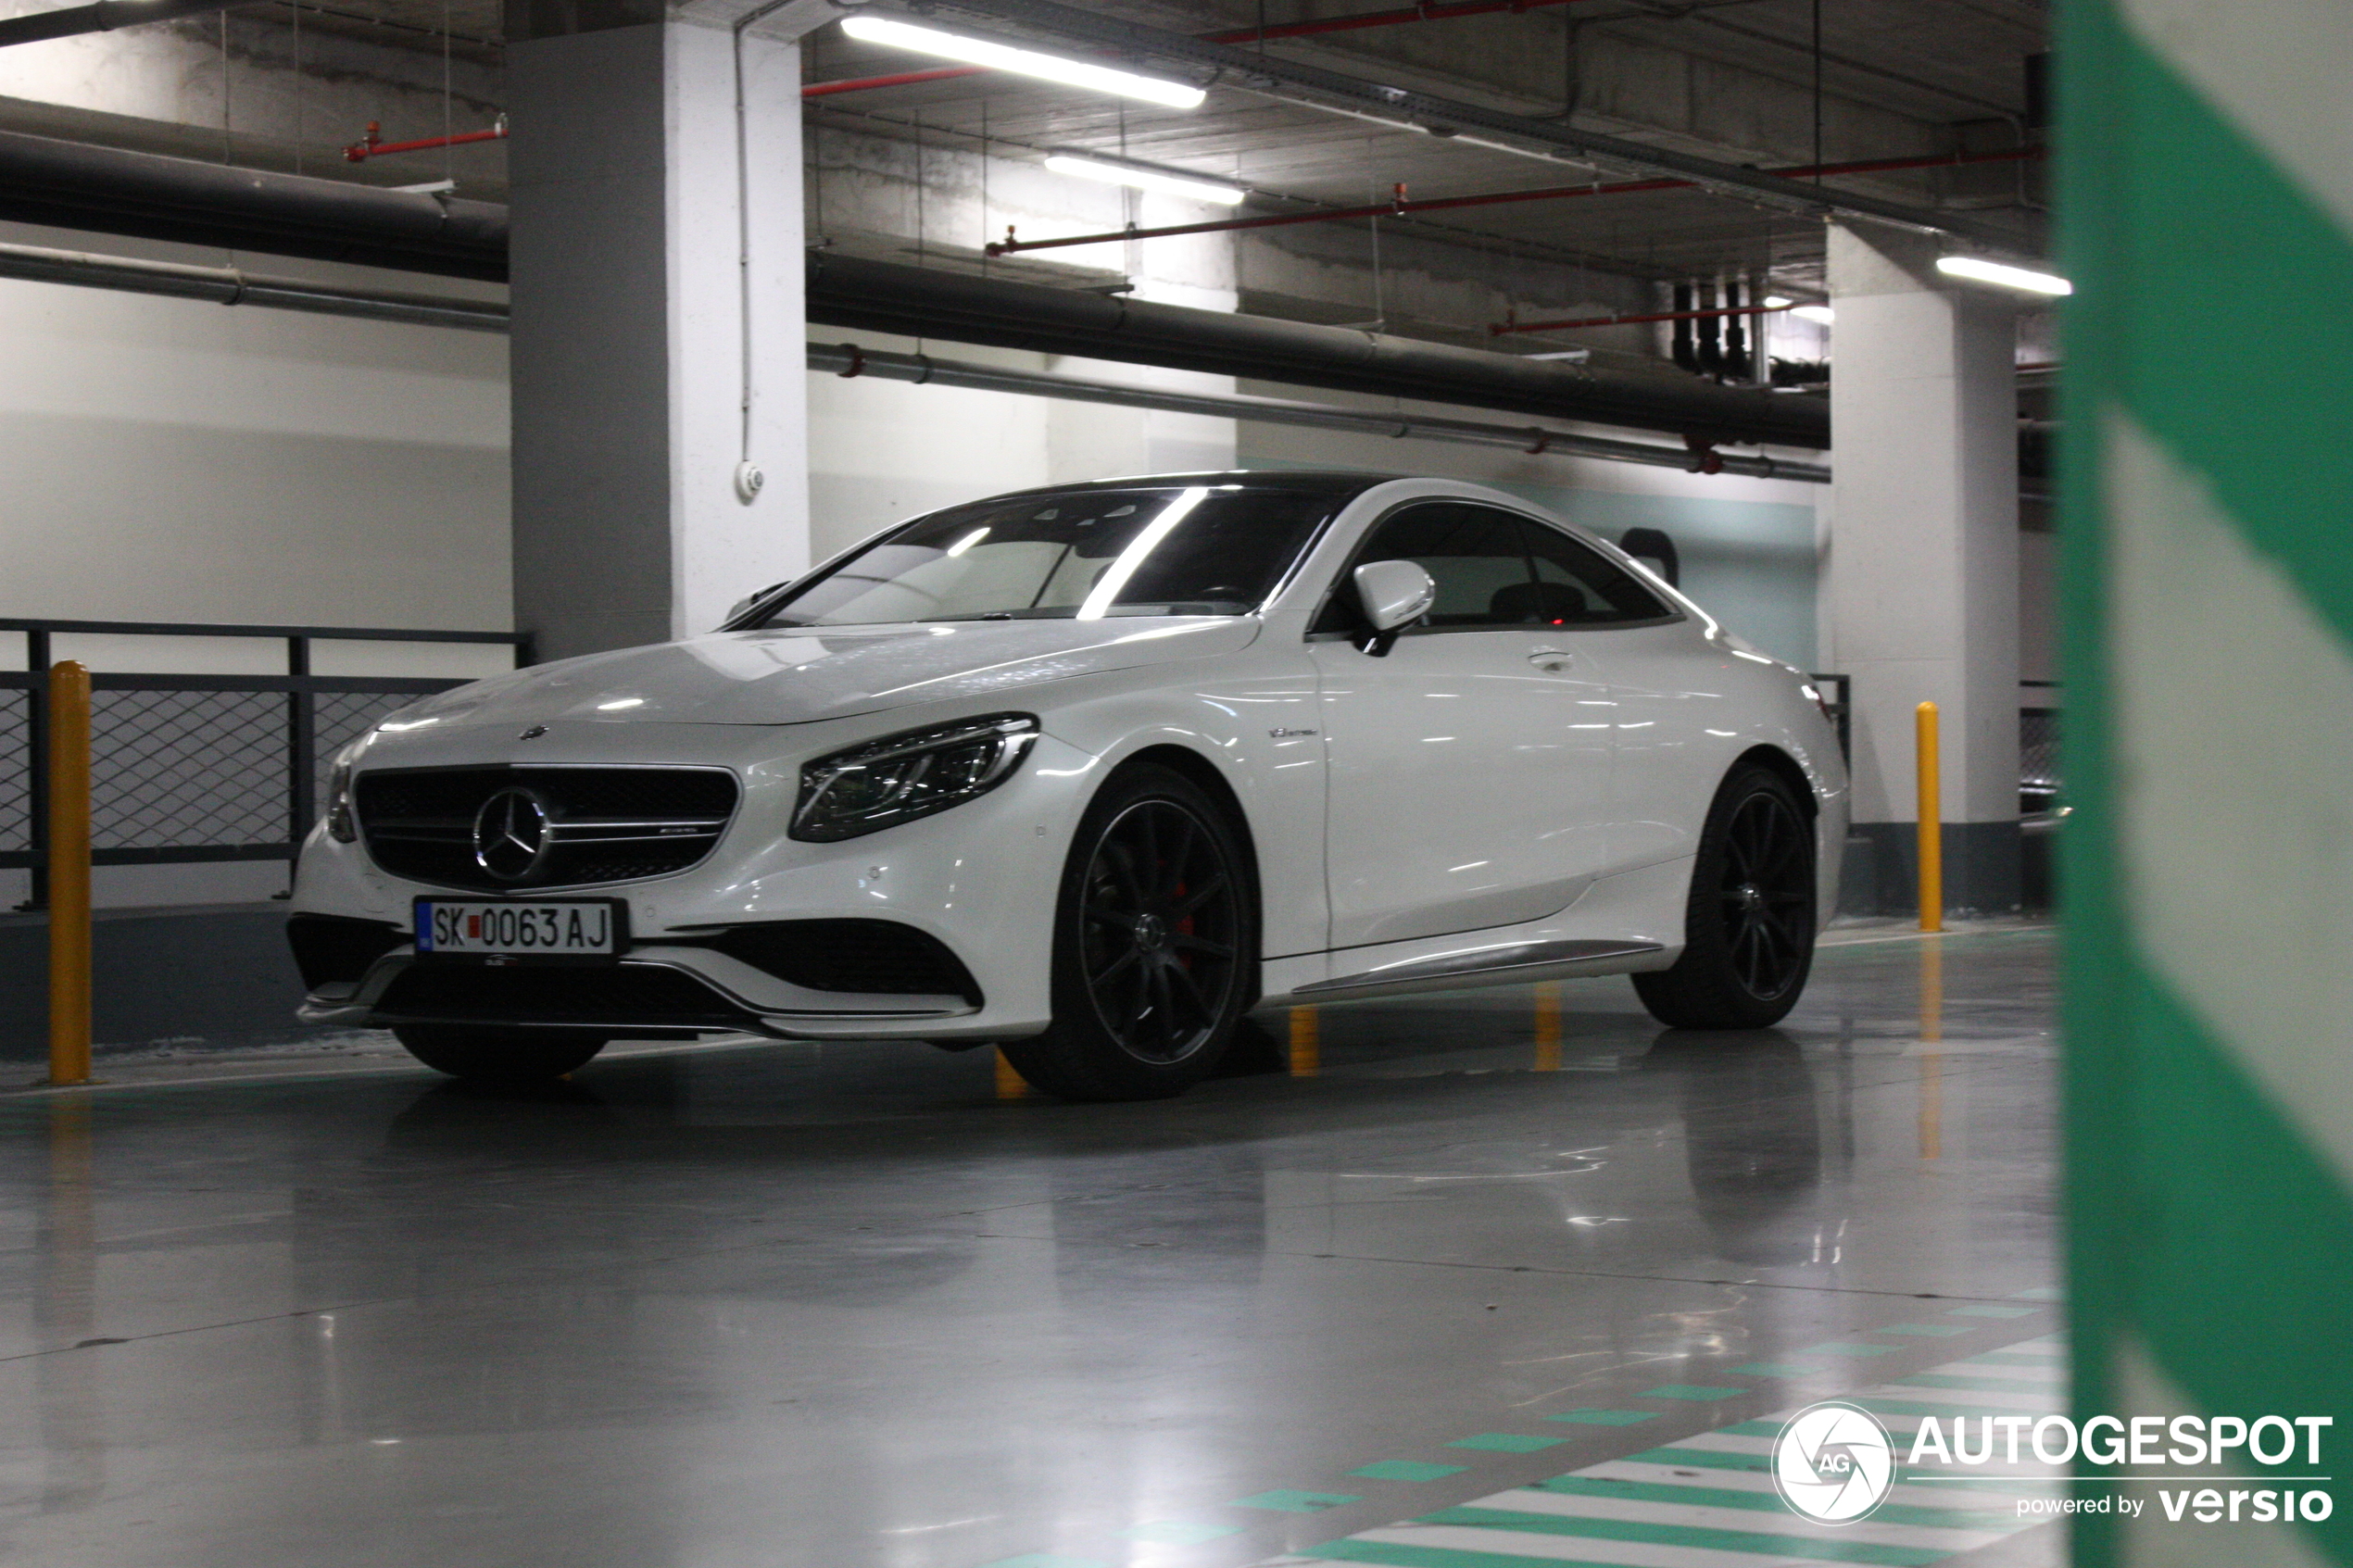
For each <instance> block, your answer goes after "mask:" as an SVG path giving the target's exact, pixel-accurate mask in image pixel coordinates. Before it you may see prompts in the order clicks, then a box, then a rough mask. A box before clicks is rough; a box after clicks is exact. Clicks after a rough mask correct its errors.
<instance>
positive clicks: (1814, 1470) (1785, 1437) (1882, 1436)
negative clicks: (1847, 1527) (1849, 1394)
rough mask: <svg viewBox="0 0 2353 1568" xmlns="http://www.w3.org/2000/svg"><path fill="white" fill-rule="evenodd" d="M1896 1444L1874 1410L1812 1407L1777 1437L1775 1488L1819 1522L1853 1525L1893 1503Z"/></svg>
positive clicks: (1830, 1403) (1796, 1509) (1794, 1507)
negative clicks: (1890, 1490) (1889, 1496)
mask: <svg viewBox="0 0 2353 1568" xmlns="http://www.w3.org/2000/svg"><path fill="white" fill-rule="evenodd" d="M1894 1480H1895V1453H1894V1444H1893V1443H1891V1442H1890V1441H1889V1440H1888V1436H1887V1428H1886V1427H1884V1426H1881V1424H1879V1418H1878V1417H1877V1416H1874V1415H1872V1414H1871V1413H1870V1412H1869V1411H1866V1410H1861V1409H1858V1408H1857V1407H1856V1406H1854V1405H1849V1404H1842V1403H1841V1402H1839V1401H1838V1400H1836V1399H1831V1400H1827V1401H1825V1402H1823V1403H1821V1404H1818V1405H1808V1406H1807V1407H1806V1409H1804V1410H1802V1411H1798V1412H1797V1413H1796V1414H1795V1415H1793V1416H1792V1417H1790V1418H1789V1420H1788V1422H1787V1423H1786V1424H1783V1425H1782V1427H1781V1435H1780V1436H1778V1437H1776V1438H1774V1439H1773V1489H1774V1490H1776V1491H1778V1492H1780V1494H1781V1500H1782V1501H1783V1502H1785V1503H1787V1504H1789V1506H1790V1508H1791V1510H1792V1512H1795V1513H1798V1514H1801V1515H1803V1516H1804V1517H1806V1518H1807V1519H1811V1520H1813V1521H1814V1522H1815V1523H1816V1524H1854V1523H1855V1522H1856V1520H1858V1519H1863V1518H1867V1517H1869V1514H1870V1512H1871V1511H1872V1510H1873V1509H1876V1508H1877V1507H1879V1505H1880V1504H1881V1503H1882V1502H1885V1501H1886V1500H1887V1491H1888V1488H1889V1487H1890V1486H1893V1485H1894Z"/></svg>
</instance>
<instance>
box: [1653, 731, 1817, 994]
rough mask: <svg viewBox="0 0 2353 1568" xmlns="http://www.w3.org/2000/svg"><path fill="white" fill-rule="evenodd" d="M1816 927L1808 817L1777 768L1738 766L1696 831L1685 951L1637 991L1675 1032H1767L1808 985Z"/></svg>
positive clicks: (1811, 833) (1686, 909) (1811, 832)
mask: <svg viewBox="0 0 2353 1568" xmlns="http://www.w3.org/2000/svg"><path fill="white" fill-rule="evenodd" d="M1815 926H1816V920H1815V897H1814V824H1813V822H1812V820H1811V819H1810V818H1809V817H1808V816H1807V814H1806V810H1805V808H1804V807H1803V806H1802V805H1801V804H1800V802H1799V800H1798V798H1797V796H1796V793H1795V792H1794V791H1793V790H1792V789H1791V788H1790V786H1789V784H1788V782H1787V781H1786V780H1784V779H1783V778H1782V777H1781V776H1780V774H1779V773H1777V772H1775V771H1773V770H1772V769H1770V768H1767V767H1764V766H1761V765H1759V764H1757V763H1754V762H1747V763H1743V764H1741V765H1740V766H1739V767H1736V768H1734V769H1733V770H1732V771H1731V773H1730V776H1729V777H1727V778H1726V779H1725V780H1724V784H1723V787H1722V788H1720V789H1718V791H1717V792H1716V801H1715V804H1714V805H1712V806H1710V807H1709V808H1708V810H1707V824H1706V826H1705V827H1704V828H1703V829H1702V830H1701V831H1700V839H1699V852H1698V854H1697V855H1696V856H1695V857H1694V859H1693V860H1692V891H1691V897H1690V898H1689V899H1688V900H1687V902H1686V903H1685V905H1684V914H1683V954H1682V957H1680V958H1679V959H1677V960H1675V963H1674V967H1672V968H1670V969H1665V970H1659V971H1656V972H1653V973H1649V974H1637V975H1635V976H1633V981H1634V991H1635V994H1636V995H1637V996H1639V997H1642V1005H1643V1006H1644V1007H1646V1008H1648V1009H1649V1010H1650V1012H1651V1016H1652V1017H1654V1018H1655V1019H1657V1020H1658V1021H1659V1022H1661V1023H1666V1024H1670V1025H1673V1026H1674V1027H1676V1028H1680V1029H1763V1028H1766V1027H1768V1026H1769V1025H1771V1024H1774V1023H1778V1022H1780V1021H1781V1020H1782V1019H1783V1018H1785V1017H1787V1016H1788V1015H1789V1010H1790V1009H1792V1008H1793V1007H1795V1006H1796V1005H1797V998H1798V997H1799V995H1800V994H1801V993H1802V992H1804V991H1805V989H1806V975H1807V974H1808V973H1809V972H1811V971H1812V969H1813V966H1814V936H1815Z"/></svg>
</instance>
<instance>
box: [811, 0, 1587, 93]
mask: <svg viewBox="0 0 2353 1568" xmlns="http://www.w3.org/2000/svg"><path fill="white" fill-rule="evenodd" d="M1582 3H1583V0H1457V3H1456V4H1453V5H1445V6H1405V7H1403V8H1402V9H1399V10H1393V11H1360V12H1358V13H1357V14H1356V15H1355V16H1353V17H1326V18H1324V19H1321V20H1319V21H1304V22H1283V23H1280V24H1278V25H1277V26H1274V27H1270V28H1265V29H1260V28H1255V27H1243V28H1236V29H1234V30H1233V31H1228V32H1204V33H1202V35H1201V37H1202V41H1203V42H1204V43H1209V44H1259V43H1265V42H1269V41H1272V40H1274V39H1278V38H1310V37H1314V36H1315V35H1316V34H1318V33H1325V32H1353V31H1357V30H1358V29H1360V28H1367V27H1397V26H1400V25H1401V24H1403V23H1405V22H1433V21H1445V20H1448V19H1451V18H1454V17H1483V16H1490V15H1493V14H1495V13H1498V12H1505V11H1509V12H1515V13H1516V12H1520V11H1541V10H1546V9H1549V8H1550V7H1552V6H1576V5H1580V4H1582ZM987 71H988V68H987V67H986V66H949V67H945V68H943V69H938V70H909V71H900V72H899V73H897V74H896V75H892V76H861V77H855V78H852V79H850V80H849V81H846V82H817V83H815V84H814V85H812V86H808V87H804V88H802V89H801V90H800V95H801V96H802V97H804V98H824V97H830V96H832V95H833V94H836V93H863V92H865V91H867V90H868V89H869V88H875V87H907V86H912V85H913V84H914V83H916V82H947V81H950V80H951V79H953V78H955V77H959V76H981V75H985V74H986V73H987Z"/></svg>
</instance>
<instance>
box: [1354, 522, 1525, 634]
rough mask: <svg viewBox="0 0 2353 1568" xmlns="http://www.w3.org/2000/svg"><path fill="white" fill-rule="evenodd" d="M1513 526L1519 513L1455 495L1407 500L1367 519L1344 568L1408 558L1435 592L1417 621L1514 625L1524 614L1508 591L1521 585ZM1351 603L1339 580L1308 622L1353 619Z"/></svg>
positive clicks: (1436, 625)
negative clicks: (1369, 525) (1421, 502)
mask: <svg viewBox="0 0 2353 1568" xmlns="http://www.w3.org/2000/svg"><path fill="white" fill-rule="evenodd" d="M1519 527H1520V524H1519V519H1517V518H1516V517H1514V516H1513V515H1512V514H1511V513H1509V512H1501V511H1496V510H1495V509H1493V508H1490V507H1479V506H1472V505H1469V504H1467V503H1465V502H1460V501H1433V502H1430V503H1428V505H1425V506H1415V507H1407V508H1404V509H1403V510H1402V511H1398V512H1394V513H1392V514H1390V516H1389V517H1387V518H1385V519H1383V520H1382V521H1380V522H1379V523H1378V525H1376V526H1375V528H1374V529H1373V532H1372V533H1371V534H1370V536H1368V537H1367V538H1366V539H1365V544H1364V547H1363V548H1361V549H1359V550H1358V551H1357V552H1356V558H1355V560H1354V561H1353V563H1352V564H1351V566H1350V570H1351V571H1354V570H1355V568H1356V567H1359V566H1365V565H1368V564H1370V563H1371V562H1373V561H1378V560H1409V561H1412V562H1413V563H1414V564H1415V565H1416V566H1418V567H1420V568H1421V569H1422V570H1423V571H1427V572H1428V573H1429V576H1430V581H1431V582H1433V583H1437V584H1438V597H1437V598H1436V600H1435V601H1433V602H1432V604H1431V605H1430V610H1429V614H1428V617H1427V618H1425V620H1424V621H1423V622H1422V623H1423V624H1424V625H1426V626H1428V627H1430V628H1433V629H1441V628H1446V627H1477V626H1513V625H1519V624H1522V623H1524V622H1525V621H1526V620H1527V619H1528V618H1527V616H1526V615H1525V614H1524V613H1522V611H1521V610H1520V608H1518V606H1517V605H1516V603H1515V602H1514V600H1515V596H1524V595H1525V594H1526V592H1527V590H1528V588H1529V581H1528V554H1527V546H1525V545H1524V544H1523V543H1522V542H1521V540H1520V533H1519ZM1354 611H1355V605H1354V600H1353V597H1352V596H1351V594H1350V590H1349V588H1348V586H1347V585H1346V584H1345V583H1343V584H1342V585H1341V587H1340V592H1339V593H1338V594H1336V595H1334V603H1333V605H1332V607H1331V608H1330V609H1327V612H1326V613H1325V615H1324V616H1323V617H1321V618H1320V619H1319V620H1318V621H1317V623H1316V630H1318V631H1339V630H1342V629H1344V628H1345V627H1347V626H1349V625H1350V624H1352V623H1353V620H1354ZM1335 612H1337V613H1335Z"/></svg>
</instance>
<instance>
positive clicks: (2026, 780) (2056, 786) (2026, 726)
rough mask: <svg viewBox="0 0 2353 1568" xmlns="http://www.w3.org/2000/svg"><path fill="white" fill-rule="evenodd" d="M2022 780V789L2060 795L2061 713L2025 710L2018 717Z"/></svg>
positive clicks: (2020, 780) (2056, 711) (2033, 709)
mask: <svg viewBox="0 0 2353 1568" xmlns="http://www.w3.org/2000/svg"><path fill="white" fill-rule="evenodd" d="M2018 778H2019V786H2020V788H2021V789H2026V790H2031V791H2035V792H2040V793H2048V794H2052V795H2057V794H2058V793H2059V791H2060V785H2061V774H2060V771H2059V710H2058V709H2056V708H2027V709H2020V711H2019V715H2018Z"/></svg>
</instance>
